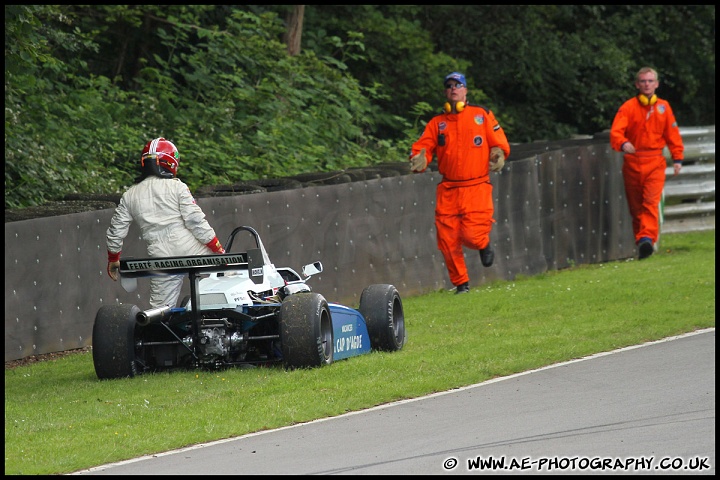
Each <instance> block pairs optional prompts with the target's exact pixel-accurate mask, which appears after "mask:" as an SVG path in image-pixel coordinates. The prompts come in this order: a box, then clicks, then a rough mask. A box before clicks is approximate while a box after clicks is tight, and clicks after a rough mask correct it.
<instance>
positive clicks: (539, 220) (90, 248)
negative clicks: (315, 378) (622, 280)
mask: <svg viewBox="0 0 720 480" xmlns="http://www.w3.org/2000/svg"><path fill="white" fill-rule="evenodd" d="M621 165H622V157H621V156H620V155H619V154H618V153H617V152H614V151H612V150H611V149H610V147H609V146H608V143H607V140H606V139H604V138H602V139H600V140H597V139H595V140H593V139H588V140H568V141H566V142H558V143H556V144H532V145H516V146H513V149H512V151H511V156H510V160H509V161H508V162H507V163H506V165H505V168H504V170H503V171H502V172H501V173H498V174H495V173H493V174H491V182H492V184H493V187H494V189H493V196H494V200H495V219H496V224H495V226H494V228H493V231H492V234H491V241H492V244H493V246H494V248H495V250H496V257H495V263H494V265H493V266H492V267H491V268H483V267H482V265H481V263H480V258H479V255H478V254H477V252H476V251H469V250H468V251H466V259H467V264H468V269H469V272H470V277H471V280H470V284H471V287H478V286H480V285H482V284H485V283H487V282H491V281H494V280H512V279H514V278H515V277H516V276H518V275H524V276H531V275H536V274H539V273H543V272H546V271H548V270H557V269H562V268H566V267H569V266H572V265H577V264H584V263H599V262H605V261H611V260H618V259H623V258H629V257H633V256H634V255H635V246H634V243H633V235H632V228H631V223H630V218H629V214H628V213H627V207H626V203H625V194H624V189H623V183H622V174H621V171H620V170H621ZM439 181H440V176H439V174H438V173H437V172H436V171H432V170H430V169H429V170H428V171H427V172H425V173H423V174H407V173H402V174H397V175H393V176H385V177H373V178H372V179H369V180H357V181H352V182H348V183H341V184H331V185H318V186H305V187H304V188H292V189H285V190H278V191H265V192H259V193H252V194H240V195H235V196H210V197H199V198H197V202H198V204H199V205H200V206H201V207H202V208H203V210H204V211H205V213H206V215H207V218H208V220H209V222H210V224H211V225H212V226H213V227H214V228H215V231H216V232H217V234H218V238H220V240H221V241H222V242H223V243H225V242H226V240H227V236H228V235H229V234H230V232H231V231H232V230H233V229H234V228H235V227H237V226H239V225H250V226H252V227H254V228H255V229H256V230H257V231H258V232H259V233H260V235H261V238H262V240H263V243H264V245H265V248H266V249H267V251H268V254H269V256H270V259H271V260H272V261H273V263H274V264H275V265H276V266H289V267H292V268H294V269H295V270H297V271H300V269H301V267H302V265H304V264H306V263H310V262H313V261H316V260H320V261H322V263H323V266H324V272H323V273H322V274H320V275H317V276H314V277H313V278H312V279H310V281H309V284H310V285H311V286H312V288H313V291H316V292H318V293H321V294H323V295H324V296H325V297H326V299H327V300H328V301H331V302H338V303H342V304H345V305H348V306H352V307H357V306H358V305H359V301H360V294H361V293H362V290H363V289H364V288H365V287H366V286H368V285H370V284H376V283H388V284H393V285H395V286H396V287H397V289H398V291H399V292H400V295H401V296H402V297H410V296H413V295H419V294H423V293H427V292H431V291H435V290H438V289H449V288H452V285H451V283H450V282H449V279H448V276H447V271H446V269H445V264H444V261H443V258H442V255H441V254H440V252H439V251H438V249H437V244H436V239H435V228H434V218H433V216H434V208H435V186H436V184H437V183H438V182H439ZM113 211H114V210H113V209H112V208H106V209H102V210H95V211H88V212H81V213H72V214H66V215H59V216H52V217H43V218H35V219H29V220H21V221H12V222H7V220H6V223H5V361H9V360H16V359H19V358H23V357H27V356H30V355H37V354H42V353H50V352H57V351H64V350H70V349H75V348H81V347H86V346H89V345H90V343H91V337H92V326H93V322H94V319H95V314H96V313H97V311H98V309H99V308H100V307H101V306H103V305H107V304H115V303H131V304H136V305H138V306H139V307H140V308H141V309H144V308H146V307H147V306H148V304H147V300H148V298H149V288H148V280H146V279H139V281H138V289H137V290H136V291H135V292H133V293H127V292H125V291H124V290H123V289H122V287H121V286H120V283H116V282H113V281H112V280H110V279H109V277H108V276H107V273H106V271H105V268H106V263H107V255H106V246H105V231H106V230H107V228H108V226H109V222H110V219H111V217H112V215H113ZM6 218H7V214H6ZM123 256H134V257H146V256H147V254H146V251H145V244H144V242H143V241H142V240H141V238H140V233H139V230H138V229H137V228H136V226H135V225H133V226H132V227H131V230H130V234H129V236H128V238H127V239H126V241H125V245H124V248H123ZM185 283H186V285H185V291H184V292H183V294H182V295H181V298H182V296H183V295H185V294H187V293H189V287H188V286H187V282H185Z"/></svg>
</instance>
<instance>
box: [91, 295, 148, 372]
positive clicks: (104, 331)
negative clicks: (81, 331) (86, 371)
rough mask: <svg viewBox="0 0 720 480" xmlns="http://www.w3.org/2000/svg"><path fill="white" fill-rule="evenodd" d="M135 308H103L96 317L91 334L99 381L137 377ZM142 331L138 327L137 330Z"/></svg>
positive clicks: (127, 306) (125, 306) (118, 306)
mask: <svg viewBox="0 0 720 480" xmlns="http://www.w3.org/2000/svg"><path fill="white" fill-rule="evenodd" d="M138 312H140V309H139V308H138V307H137V306H135V305H126V304H120V305H104V306H102V307H100V310H98V313H97V315H96V316H95V324H94V325H93V333H92V354H93V364H94V365H95V373H96V374H97V376H98V378H99V379H101V380H102V379H106V378H123V377H134V376H135V375H137V373H138V371H137V364H136V358H135V328H136V320H135V318H136V316H137V314H138ZM138 328H139V327H138Z"/></svg>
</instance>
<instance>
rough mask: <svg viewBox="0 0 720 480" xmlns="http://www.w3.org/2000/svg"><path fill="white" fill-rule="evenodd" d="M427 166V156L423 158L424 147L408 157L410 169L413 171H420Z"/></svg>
mask: <svg viewBox="0 0 720 480" xmlns="http://www.w3.org/2000/svg"><path fill="white" fill-rule="evenodd" d="M425 167H427V158H425V149H424V148H423V149H422V150H420V153H418V154H417V155H415V156H414V157H412V158H411V159H410V170H412V171H413V172H421V171H423V170H425Z"/></svg>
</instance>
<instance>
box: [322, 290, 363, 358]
mask: <svg viewBox="0 0 720 480" xmlns="http://www.w3.org/2000/svg"><path fill="white" fill-rule="evenodd" d="M328 306H329V307H330V315H331V316H332V324H333V337H334V339H335V345H334V353H333V359H334V360H341V359H343V358H350V357H355V356H357V355H362V354H364V353H369V352H370V335H369V334H368V330H367V325H365V318H363V316H362V314H361V313H360V312H358V311H357V310H354V309H352V308H349V307H345V306H343V305H338V304H334V303H329V304H328Z"/></svg>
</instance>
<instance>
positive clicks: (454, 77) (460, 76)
mask: <svg viewBox="0 0 720 480" xmlns="http://www.w3.org/2000/svg"><path fill="white" fill-rule="evenodd" d="M448 80H456V81H457V82H458V83H462V84H463V85H465V86H466V87H467V83H466V82H465V75H463V74H462V73H460V72H452V73H451V74H450V75H448V76H447V77H445V80H443V85H445V84H446V83H447V81H448Z"/></svg>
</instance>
